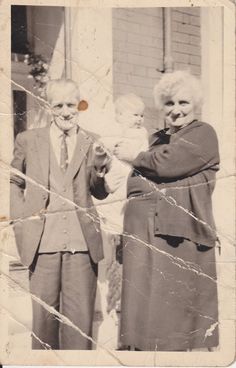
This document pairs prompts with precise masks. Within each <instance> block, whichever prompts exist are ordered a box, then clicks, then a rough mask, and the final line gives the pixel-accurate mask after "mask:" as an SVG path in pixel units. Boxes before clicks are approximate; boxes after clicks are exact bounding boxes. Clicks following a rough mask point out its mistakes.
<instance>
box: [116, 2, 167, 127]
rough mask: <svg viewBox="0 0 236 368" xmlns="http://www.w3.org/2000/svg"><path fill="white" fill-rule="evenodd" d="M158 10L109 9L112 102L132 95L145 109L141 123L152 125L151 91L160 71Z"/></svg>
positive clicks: (160, 15) (160, 45)
mask: <svg viewBox="0 0 236 368" xmlns="http://www.w3.org/2000/svg"><path fill="white" fill-rule="evenodd" d="M162 12H163V11H162V8H145V9H144V8H139V9H137V8H130V9H118V8H117V9H116V8H115V9H113V75H114V81H113V82H114V83H113V88H114V89H113V90H114V99H115V98H116V97H117V96H118V95H120V94H123V93H127V92H134V93H136V94H137V95H139V96H140V97H141V98H142V99H143V101H144V103H145V106H146V111H145V122H146V125H147V126H148V127H150V126H152V125H153V124H154V123H155V116H156V111H155V110H154V102H153V96H152V91H153V87H154V85H155V84H156V83H157V81H158V80H159V78H160V75H161V73H160V70H162V69H163V17H162Z"/></svg>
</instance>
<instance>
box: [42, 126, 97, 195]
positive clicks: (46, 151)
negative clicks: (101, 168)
mask: <svg viewBox="0 0 236 368" xmlns="http://www.w3.org/2000/svg"><path fill="white" fill-rule="evenodd" d="M90 144H91V139H90V137H89V136H88V135H87V134H86V133H85V132H84V131H83V130H82V129H81V128H80V129H79V131H78V134H77V142H76V146H75V151H74V154H73V157H72V160H71V162H70V164H69V166H68V169H67V173H66V179H65V180H66V183H69V182H70V181H71V180H72V179H73V177H74V176H75V174H76V173H77V172H78V170H79V168H80V166H81V164H82V162H83V160H84V158H85V156H86V154H87V152H88V149H89V147H90ZM35 146H36V149H37V154H38V158H39V162H40V167H41V171H42V179H43V183H44V184H45V186H46V187H47V188H48V186H49V157H50V127H46V128H40V129H37V133H36V141H35Z"/></svg>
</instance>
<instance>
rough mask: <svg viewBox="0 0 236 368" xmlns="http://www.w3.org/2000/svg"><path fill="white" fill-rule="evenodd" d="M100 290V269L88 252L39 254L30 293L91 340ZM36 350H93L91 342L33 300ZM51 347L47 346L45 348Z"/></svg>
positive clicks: (33, 343) (31, 277)
mask: <svg viewBox="0 0 236 368" xmlns="http://www.w3.org/2000/svg"><path fill="white" fill-rule="evenodd" d="M96 287H97V265H96V264H94V263H93V262H92V261H91V258H90V256H89V253H88V252H76V253H74V254H72V253H70V252H57V253H42V254H38V255H37V257H36V260H35V262H34V268H33V270H32V271H31V272H30V292H31V293H32V294H34V295H36V296H37V297H38V298H40V300H42V301H43V302H45V303H46V305H48V306H51V307H53V308H55V309H56V310H57V311H60V313H61V314H62V315H64V316H65V317H67V318H68V319H69V320H70V321H71V322H72V323H73V324H74V325H76V326H77V327H78V328H79V329H80V330H81V331H83V333H85V334H86V335H87V336H90V337H91V336H92V322H93V312H94V305H95V296H96ZM32 306H33V326H32V331H33V334H32V349H50V348H51V349H76V350H80V349H81V350H87V349H91V342H90V341H89V340H88V339H87V338H86V337H84V336H82V334H81V333H80V332H78V331H76V329H75V328H73V327H71V326H68V325H67V324H66V323H63V322H59V320H58V318H56V317H55V315H54V314H53V313H51V312H49V311H47V306H46V307H45V306H42V305H41V304H40V303H38V302H37V301H35V300H32ZM45 344H47V345H45Z"/></svg>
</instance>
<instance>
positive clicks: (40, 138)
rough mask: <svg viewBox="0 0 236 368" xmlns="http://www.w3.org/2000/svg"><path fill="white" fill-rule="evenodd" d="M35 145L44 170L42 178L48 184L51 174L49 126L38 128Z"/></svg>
mask: <svg viewBox="0 0 236 368" xmlns="http://www.w3.org/2000/svg"><path fill="white" fill-rule="evenodd" d="M35 141H36V142H35V145H36V148H37V152H38V158H39V162H40V166H41V170H42V179H43V182H44V183H45V185H46V186H48V175H49V154H50V152H49V127H46V128H42V129H38V131H37V134H36V140H35Z"/></svg>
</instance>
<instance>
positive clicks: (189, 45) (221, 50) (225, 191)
mask: <svg viewBox="0 0 236 368" xmlns="http://www.w3.org/2000/svg"><path fill="white" fill-rule="evenodd" d="M38 5H39V4H38ZM52 5H56V4H52ZM186 5H187V4H186ZM210 5H211V4H210V3H209V7H208V6H204V7H203V6H188V7H177V6H176V7H171V8H170V7H169V8H164V7H154V6H149V7H144V4H143V7H140V4H139V5H136V6H137V7H135V6H134V2H133V3H132V2H131V3H130V5H129V6H127V7H114V8H110V7H98V8H91V7H90V8H88V7H80V8H78V7H72V8H67V7H63V6H30V5H28V6H26V5H25V6H23V5H14V6H12V7H11V9H10V10H11V35H12V43H11V79H12V83H11V106H12V115H11V117H10V120H11V121H10V126H9V127H8V137H9V141H8V147H9V149H8V151H7V152H9V154H8V156H7V161H8V162H10V160H11V152H12V147H13V142H14V137H15V136H16V134H17V133H18V132H19V131H22V130H25V129H31V128H35V127H39V126H42V125H45V124H47V123H48V122H49V121H50V117H49V116H48V114H47V112H46V111H45V109H44V107H43V105H42V103H41V101H40V98H37V97H38V96H39V97H40V96H41V95H40V92H41V91H40V90H38V88H35V87H36V81H35V79H34V78H30V73H31V71H32V66H30V65H27V63H26V55H28V54H29V53H32V54H33V55H38V56H40V57H41V58H42V59H43V60H45V62H46V63H47V64H48V67H49V69H48V75H49V76H50V77H51V78H60V77H61V76H66V77H71V78H72V79H74V80H76V81H77V82H78V83H79V85H80V90H81V97H82V98H83V99H85V100H86V101H87V102H88V106H89V107H88V109H87V110H86V111H84V112H81V115H80V119H81V125H82V127H84V128H86V129H88V130H91V131H93V132H96V133H98V134H101V135H102V134H104V132H105V131H108V130H109V129H112V122H113V107H112V103H113V100H114V99H115V98H116V97H117V96H118V95H120V94H123V93H127V92H134V93H136V94H137V95H139V96H140V97H141V98H142V99H143V100H144V102H145V106H146V109H145V125H146V127H147V129H148V130H151V129H152V128H162V127H163V123H162V118H161V116H159V115H158V112H157V111H156V109H155V107H154V102H153V95H152V91H153V87H154V85H155V84H156V83H157V82H158V80H159V79H160V77H161V76H162V73H165V72H169V71H172V70H177V69H182V70H183V69H187V70H190V71H191V72H192V73H193V74H195V75H196V76H198V77H199V78H200V79H201V80H202V84H203V88H204V94H205V103H204V106H203V108H202V111H200V112H199V118H201V119H202V120H204V121H207V122H208V123H210V124H212V125H213V126H214V128H215V129H216V131H217V134H218V138H219V143H220V151H221V171H220V173H219V176H218V181H217V186H216V191H215V194H214V214H215V218H216V224H217V229H218V232H219V237H220V240H221V248H222V250H221V255H219V254H217V260H218V274H219V280H220V281H219V284H220V287H219V301H220V319H221V346H220V349H223V348H224V346H225V344H226V341H227V345H228V348H229V349H231V348H234V341H235V337H233V341H232V338H231V339H230V341H228V338H227V336H228V331H229V329H231V331H232V334H231V336H234V331H233V330H232V316H233V315H234V305H233V304H234V303H227V305H225V300H232V288H233V287H234V281H233V279H232V275H233V273H234V260H235V253H234V239H235V233H234V219H235V217H234V216H235V213H234V211H235V210H234V203H235V192H234V180H235V179H234V172H235V151H234V131H235V124H234V121H235V94H234V88H235V58H234V49H235V38H234V10H233V9H232V8H230V7H229V8H227V7H223V6H215V7H212V6H210ZM219 5H220V4H219ZM222 5H223V4H222ZM145 6H146V5H145ZM16 40H17V42H16ZM229 40H230V42H229ZM231 42H233V44H232V43H231ZM5 157H6V154H5ZM5 161H6V160H5ZM104 246H105V247H106V249H108V251H107V252H108V253H109V247H110V244H109V239H107V237H106V234H105V235H104ZM7 252H8V254H10V256H11V257H10V276H11V278H13V279H15V280H17V281H18V282H20V283H22V285H24V286H25V287H26V288H27V271H26V270H25V268H24V267H23V266H22V265H21V264H20V262H19V260H18V255H17V252H16V248H15V244H14V236H13V233H12V232H11V233H10V235H9V237H8V242H7ZM106 271H107V263H106V259H105V260H104V261H103V263H102V264H101V265H100V279H99V290H98V297H97V307H96V315H95V323H94V338H95V340H96V339H98V340H99V341H100V342H101V343H102V344H103V345H106V346H107V347H108V348H109V347H111V348H115V347H116V344H117V329H118V326H117V320H115V319H114V318H111V316H108V315H107V313H106V303H107V293H108V287H109V285H108V281H109V280H108V279H107V273H106ZM109 277H111V278H112V275H110V276H109ZM12 286H14V285H12ZM9 296H10V298H9V301H10V304H9V305H10V312H11V313H12V315H14V316H17V318H16V319H14V318H13V319H10V323H9V324H8V331H9V341H8V344H9V349H10V350H14V349H18V348H23V349H29V348H30V329H31V315H30V297H29V295H27V293H25V292H19V290H18V289H17V288H15V287H12V288H11V289H10V295H9ZM19 305H20V306H21V308H19V307H18V306H19ZM26 311H27V313H26ZM16 320H18V321H20V323H18V322H16ZM221 351H222V350H221ZM230 351H231V350H230Z"/></svg>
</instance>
